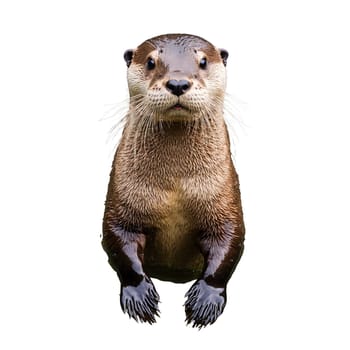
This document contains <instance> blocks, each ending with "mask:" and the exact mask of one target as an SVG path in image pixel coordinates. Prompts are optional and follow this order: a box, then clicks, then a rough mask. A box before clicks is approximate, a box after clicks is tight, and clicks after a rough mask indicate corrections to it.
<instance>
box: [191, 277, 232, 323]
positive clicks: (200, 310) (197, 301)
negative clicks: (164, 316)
mask: <svg viewBox="0 0 350 350" xmlns="http://www.w3.org/2000/svg"><path fill="white" fill-rule="evenodd" d="M186 297H187V301H186V303H185V311H186V322H187V324H188V325H189V324H190V323H191V322H193V325H192V326H193V327H198V328H202V327H205V326H207V325H208V324H212V323H214V322H215V321H216V320H217V318H218V317H219V316H220V315H221V314H222V312H223V310H224V307H225V305H226V289H225V288H214V287H212V286H210V285H208V284H207V283H206V282H205V281H204V280H198V281H197V282H196V283H195V284H193V286H192V287H191V288H190V290H189V291H188V292H187V293H186Z"/></svg>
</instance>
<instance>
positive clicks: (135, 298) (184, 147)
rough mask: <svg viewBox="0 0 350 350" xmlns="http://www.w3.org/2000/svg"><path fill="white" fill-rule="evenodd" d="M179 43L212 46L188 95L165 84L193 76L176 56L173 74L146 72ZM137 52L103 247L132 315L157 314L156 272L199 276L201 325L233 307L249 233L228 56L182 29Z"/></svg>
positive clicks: (148, 317) (194, 313) (197, 318)
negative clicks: (227, 99) (230, 127)
mask: <svg viewBox="0 0 350 350" xmlns="http://www.w3.org/2000/svg"><path fill="white" fill-rule="evenodd" d="M188 38H189V39H191V40H192V41H189V42H187V43H186V40H187V39H188ZM174 42H175V47H178V46H179V45H180V46H181V45H185V44H186V45H185V46H184V47H185V48H187V47H190V48H192V46H193V47H195V49H194V50H193V52H194V53H193V52H191V53H190V54H189V53H188V52H186V53H184V55H185V57H187V58H188V60H189V61H191V62H192V59H193V60H194V62H196V61H195V60H196V59H197V58H196V57H197V56H198V55H203V53H205V54H206V56H207V57H209V58H210V59H211V62H210V63H211V64H210V68H208V70H207V71H206V72H202V71H198V72H197V71H196V72H194V73H193V75H191V76H190V79H191V83H192V86H191V89H190V91H188V92H186V93H185V94H183V95H181V96H180V97H176V96H174V95H172V94H170V93H169V92H168V91H167V90H166V89H165V87H164V81H166V79H169V76H173V75H175V76H176V77H180V78H178V79H181V74H182V75H183V74H185V76H186V75H187V76H188V73H187V72H185V73H183V72H182V71H181V70H176V71H174V72H172V71H171V65H172V62H173V61H170V62H171V64H170V68H169V65H168V68H167V70H165V71H164V68H162V69H163V70H162V72H163V73H162V74H163V75H161V73H160V72H158V73H157V71H156V72H153V74H152V73H147V74H149V75H147V74H146V73H145V60H146V58H147V57H149V56H150V55H153V56H155V52H163V46H164V47H165V49H164V51H166V49H167V46H166V45H169V51H170V56H169V57H170V58H168V59H169V60H172V59H173V57H172V56H171V55H172V51H171V50H172V49H173V47H172V46H171V45H174ZM163 43H164V45H163ZM194 44H197V45H202V46H201V47H200V48H201V50H200V49H197V47H196V46H194ZM157 45H158V46H157ZM162 45H163V46H162ZM176 45H178V46H176ZM191 45H192V46H191ZM186 55H187V56H186ZM191 55H192V56H191ZM191 57H192V58H191ZM193 57H194V58H193ZM198 57H200V56H198ZM187 58H186V59H187ZM127 59H129V60H130V64H129V68H128V84H129V91H130V106H129V111H128V113H127V116H126V124H125V127H124V131H123V135H122V139H121V142H120V144H119V146H118V149H117V152H116V155H115V159H114V162H113V166H112V172H111V177H110V183H109V188H108V193H107V200H106V208H105V216H104V225H103V231H104V236H103V242H102V243H103V247H104V249H105V250H106V252H107V254H108V256H109V262H110V264H111V266H112V267H113V268H114V270H115V271H116V272H117V273H118V276H119V279H120V281H121V306H122V309H123V311H124V312H127V313H128V314H129V315H130V317H132V318H134V319H136V320H140V321H143V322H149V323H153V322H155V317H154V316H156V315H158V307H157V304H158V301H159V296H158V293H157V292H156V290H155V287H154V285H153V283H152V281H151V280H150V278H149V277H156V278H159V279H162V280H168V281H173V282H186V281H190V280H193V279H196V280H197V281H196V282H195V284H194V285H193V286H192V287H191V289H190V290H189V292H188V293H187V295H186V296H187V298H188V299H187V301H186V304H185V311H186V321H187V323H189V324H190V323H192V325H193V326H194V327H199V328H201V327H203V326H206V325H208V324H212V323H213V322H215V320H216V319H217V317H218V316H219V315H220V314H221V313H222V311H223V309H224V306H225V304H226V285H227V282H228V280H229V278H230V277H231V274H232V272H233V271H234V269H235V267H236V265H237V263H238V261H239V259H240V256H241V254H242V251H243V240H244V224H243V215H242V208H241V202H240V192H239V183H238V176H237V174H236V171H235V169H234V167H233V164H232V160H231V153H230V142H229V137H228V133H227V129H226V124H225V122H224V118H223V100H224V94H225V85H226V74H225V68H224V64H223V62H222V58H221V57H220V51H219V50H218V49H216V48H214V47H213V46H212V45H211V44H209V43H208V42H206V41H204V40H203V39H201V38H198V37H193V36H181V35H175V36H161V37H158V38H154V39H153V40H152V39H151V40H149V41H146V42H145V43H143V44H142V45H141V46H140V47H139V48H138V49H137V50H136V51H134V52H133V53H132V54H130V53H129V54H128V55H127ZM226 59H227V56H226ZM127 62H128V61H127ZM175 63H176V61H175ZM225 63H226V62H225ZM189 64H190V63H189ZM191 64H192V63H191ZM184 69H186V67H185V68H184ZM191 69H192V68H191ZM179 71H180V73H179ZM157 74H158V75H157ZM154 77H157V78H156V79H154ZM177 101H180V102H181V104H182V105H183V106H184V108H182V109H181V110H180V111H177V110H176V109H174V110H173V109H171V108H170V107H171V106H172V105H174V104H175V103H176V102H177Z"/></svg>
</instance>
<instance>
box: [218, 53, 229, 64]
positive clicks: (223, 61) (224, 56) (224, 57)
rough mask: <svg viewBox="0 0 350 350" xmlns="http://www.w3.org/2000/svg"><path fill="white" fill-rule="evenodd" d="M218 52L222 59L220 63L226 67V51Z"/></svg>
mask: <svg viewBox="0 0 350 350" xmlns="http://www.w3.org/2000/svg"><path fill="white" fill-rule="evenodd" d="M219 51H220V56H221V58H222V63H223V64H224V66H225V67H226V64H227V58H228V51H227V50H225V49H219Z"/></svg>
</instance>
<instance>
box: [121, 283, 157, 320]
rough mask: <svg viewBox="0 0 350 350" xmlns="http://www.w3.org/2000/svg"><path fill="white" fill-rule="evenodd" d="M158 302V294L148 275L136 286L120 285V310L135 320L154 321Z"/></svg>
mask: <svg viewBox="0 0 350 350" xmlns="http://www.w3.org/2000/svg"><path fill="white" fill-rule="evenodd" d="M158 302H159V295H158V293H157V291H156V289H155V287H154V285H153V283H152V281H151V280H150V279H149V278H148V277H145V278H144V279H143V280H142V281H141V282H140V283H139V284H138V285H137V286H136V287H134V286H125V287H123V286H122V289H121V295H120V304H121V307H122V310H123V311H124V312H125V313H127V314H128V315H129V317H130V318H131V317H132V318H133V319H134V320H136V321H140V322H148V323H150V324H152V323H155V322H156V318H155V316H159V308H158Z"/></svg>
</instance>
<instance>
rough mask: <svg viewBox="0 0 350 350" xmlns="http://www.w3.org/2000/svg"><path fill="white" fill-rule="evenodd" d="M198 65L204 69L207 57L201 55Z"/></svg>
mask: <svg viewBox="0 0 350 350" xmlns="http://www.w3.org/2000/svg"><path fill="white" fill-rule="evenodd" d="M199 67H200V68H202V69H206V68H207V59H206V58H205V57H203V58H202V59H201V60H200V61H199Z"/></svg>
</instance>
